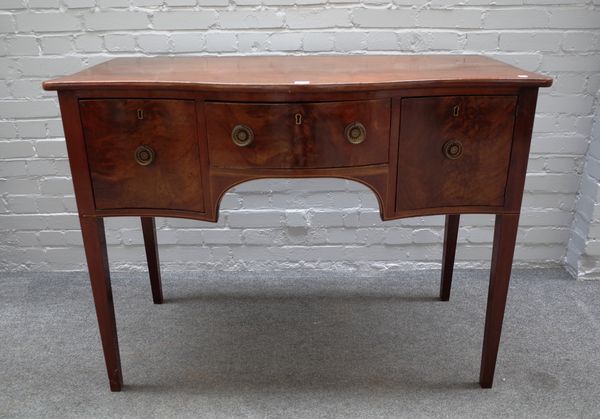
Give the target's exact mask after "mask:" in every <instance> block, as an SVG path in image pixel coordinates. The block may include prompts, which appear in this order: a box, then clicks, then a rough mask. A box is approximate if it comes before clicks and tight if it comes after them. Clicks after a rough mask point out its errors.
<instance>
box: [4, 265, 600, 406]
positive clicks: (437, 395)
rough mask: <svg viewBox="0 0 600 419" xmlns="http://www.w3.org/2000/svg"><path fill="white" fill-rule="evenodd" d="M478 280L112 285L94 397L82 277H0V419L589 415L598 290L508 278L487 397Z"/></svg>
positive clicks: (381, 277)
mask: <svg viewBox="0 0 600 419" xmlns="http://www.w3.org/2000/svg"><path fill="white" fill-rule="evenodd" d="M487 275H488V273H487V271H485V270H465V271H458V272H456V273H455V281H454V287H453V291H452V296H451V299H450V301H449V302H441V301H438V300H437V298H436V295H437V292H438V286H439V282H438V278H439V272H438V271H418V272H386V273H374V274H368V275H367V274H364V273H363V274H358V273H335V274H332V273H326V272H314V271H304V272H298V271H296V272H270V273H242V274H240V273H227V272H220V273H218V272H215V273H204V272H202V273H186V274H170V275H165V277H164V278H163V286H164V293H165V304H163V305H153V304H152V302H151V295H150V288H149V284H148V281H147V278H146V275H144V274H142V273H139V274H115V275H113V291H114V295H115V306H116V311H117V324H118V328H119V337H120V345H121V359H122V363H123V374H124V379H125V387H124V390H123V391H122V392H121V393H111V392H110V391H109V389H108V381H107V378H106V375H105V372H104V363H103V358H102V354H101V349H100V343H99V338H98V331H97V325H96V318H95V314H94V311H93V304H92V301H91V292H90V289H89V284H88V282H87V276H86V274H84V273H64V274H61V273H19V274H16V273H15V274H12V273H8V274H7V273H0V383H1V385H2V387H3V388H2V390H1V391H0V417H3V418H4V417H10V418H12V417H17V418H41V417H44V418H110V417H118V418H142V417H143V418H166V417H177V418H188V417H189V418H199V417H202V418H238V417H241V418H397V417H410V418H419V417H451V418H453V417H460V418H484V417H527V418H535V417H548V418H568V417H600V355H599V353H600V304H599V303H598V301H599V300H600V282H577V281H574V280H571V279H570V278H569V276H568V275H567V274H566V273H565V272H564V271H562V270H558V269H546V270H544V269H538V270H517V271H515V272H514V273H513V281H512V284H511V290H510V293H509V298H508V306H507V314H506V318H505V323H504V333H503V337H502V343H501V348H500V354H499V359H498V366H497V369H496V381H495V384H494V388H492V389H491V390H482V389H480V388H479V386H478V385H477V379H478V375H479V362H480V350H481V341H482V334H483V320H484V311H485V301H486V295H487Z"/></svg>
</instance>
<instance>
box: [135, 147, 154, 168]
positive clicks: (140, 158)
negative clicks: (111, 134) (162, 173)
mask: <svg viewBox="0 0 600 419" xmlns="http://www.w3.org/2000/svg"><path fill="white" fill-rule="evenodd" d="M154 156H155V154H154V150H152V149H151V148H150V147H148V146H147V145H141V146H139V147H138V148H136V149H135V153H134V157H135V162H136V163H137V164H139V165H140V166H148V165H149V164H151V163H152V162H153V161H154Z"/></svg>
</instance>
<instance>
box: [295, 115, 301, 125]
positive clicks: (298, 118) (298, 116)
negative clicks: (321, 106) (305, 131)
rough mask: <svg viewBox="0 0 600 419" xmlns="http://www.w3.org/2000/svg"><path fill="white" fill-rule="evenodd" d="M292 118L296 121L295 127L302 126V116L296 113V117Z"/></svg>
mask: <svg viewBox="0 0 600 419" xmlns="http://www.w3.org/2000/svg"><path fill="white" fill-rule="evenodd" d="M294 118H295V119H296V125H300V124H302V114H300V113H297V114H296V115H294Z"/></svg>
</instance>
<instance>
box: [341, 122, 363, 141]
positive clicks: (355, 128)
mask: <svg viewBox="0 0 600 419" xmlns="http://www.w3.org/2000/svg"><path fill="white" fill-rule="evenodd" d="M344 135H346V140H348V142H350V143H351V144H360V143H362V142H363V141H365V140H366V139H367V129H366V128H365V126H364V125H363V124H361V123H360V122H352V123H351V124H348V125H347V126H346V129H345V130H344Z"/></svg>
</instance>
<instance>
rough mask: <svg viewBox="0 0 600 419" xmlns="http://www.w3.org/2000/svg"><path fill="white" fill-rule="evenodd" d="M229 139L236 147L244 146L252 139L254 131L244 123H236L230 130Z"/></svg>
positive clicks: (250, 142)
mask: <svg viewBox="0 0 600 419" xmlns="http://www.w3.org/2000/svg"><path fill="white" fill-rule="evenodd" d="M231 139H232V140H233V143H234V144H235V145H237V146H238V147H246V146H249V145H250V144H252V142H253V141H254V133H253V132H252V129H251V128H250V127H247V126H246V125H236V126H235V127H233V130H232V131H231Z"/></svg>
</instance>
